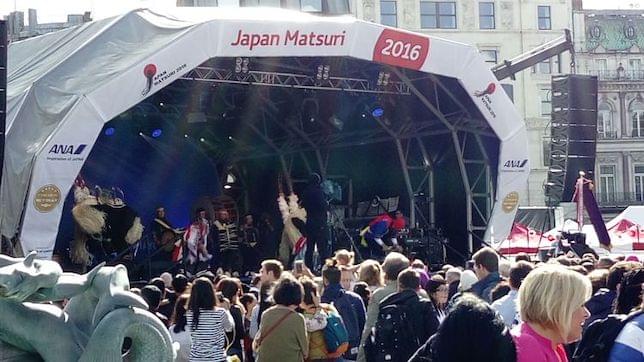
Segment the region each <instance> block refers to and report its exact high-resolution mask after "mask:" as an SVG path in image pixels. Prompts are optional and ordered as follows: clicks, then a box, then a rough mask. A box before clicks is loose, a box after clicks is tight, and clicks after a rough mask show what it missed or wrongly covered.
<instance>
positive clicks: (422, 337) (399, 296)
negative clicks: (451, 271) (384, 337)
mask: <svg viewBox="0 0 644 362" xmlns="http://www.w3.org/2000/svg"><path fill="white" fill-rule="evenodd" d="M397 282H398V283H397V284H398V291H397V292H396V293H393V294H391V295H389V296H387V297H386V298H384V299H383V300H382V301H381V302H380V307H379V308H380V310H383V309H384V308H388V307H389V306H396V307H397V308H398V309H400V310H402V311H403V312H404V313H403V314H402V316H401V317H400V318H402V319H400V320H398V321H396V322H394V323H397V324H400V327H399V328H400V330H399V331H396V332H397V333H400V334H401V336H400V338H401V339H402V338H405V339H407V340H406V341H380V340H378V333H380V332H381V331H379V330H378V327H379V326H383V325H386V324H387V323H386V321H384V320H379V321H378V323H377V324H376V328H375V330H374V332H373V333H372V335H371V336H370V338H375V340H376V344H380V343H384V344H385V345H387V344H388V343H390V344H391V347H393V349H394V350H395V351H393V352H394V353H395V356H394V355H391V356H387V355H385V358H384V360H391V361H407V360H408V359H409V357H411V356H412V355H413V354H414V352H416V350H417V349H418V348H419V347H420V346H421V345H422V344H423V343H424V342H425V341H427V339H428V338H429V337H430V336H432V335H433V334H434V333H435V332H436V329H437V328H438V325H439V317H438V316H437V315H436V310H435V309H434V306H433V303H432V302H431V301H430V300H428V299H425V298H421V297H420V296H419V295H418V292H417V291H418V289H420V276H419V275H418V271H417V270H416V269H413V268H408V269H405V270H403V271H401V272H400V273H399V274H398V279H397ZM443 282H444V280H443ZM430 283H431V281H430ZM445 295H446V296H447V284H445ZM382 315H383V314H382V313H381V314H380V316H381V317H382ZM380 323H382V324H380ZM392 327H394V328H395V326H394V325H393V324H392ZM403 329H404V330H403ZM375 347H376V348H375V349H376V350H377V349H378V347H379V346H375ZM365 348H367V347H365ZM367 353H370V352H369V351H367ZM375 353H378V352H375ZM381 353H382V352H381ZM385 353H389V351H386V352H385ZM373 357H376V358H375V359H377V360H381V358H380V357H381V356H368V357H367V360H371V359H374V358H373ZM387 357H389V359H388V358H387Z"/></svg>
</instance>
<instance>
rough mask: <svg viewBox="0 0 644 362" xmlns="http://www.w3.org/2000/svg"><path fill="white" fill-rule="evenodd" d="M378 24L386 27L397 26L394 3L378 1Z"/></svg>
mask: <svg viewBox="0 0 644 362" xmlns="http://www.w3.org/2000/svg"><path fill="white" fill-rule="evenodd" d="M380 23H381V24H382V25H387V26H393V27H396V26H398V19H397V16H396V2H395V1H384V0H383V1H380Z"/></svg>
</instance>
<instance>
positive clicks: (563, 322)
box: [512, 264, 592, 362]
mask: <svg viewBox="0 0 644 362" xmlns="http://www.w3.org/2000/svg"><path fill="white" fill-rule="evenodd" d="M591 291H592V286H591V285H590V280H588V278H587V277H585V276H583V275H581V274H579V273H577V272H574V271H572V270H569V269H567V268H565V267H563V266H560V265H554V264H553V265H544V266H540V267H539V268H536V269H534V270H533V271H531V272H530V273H529V274H528V276H527V277H526V278H525V279H524V280H523V283H522V284H521V287H520V288H519V314H520V316H521V320H522V322H521V323H520V324H519V325H517V326H516V327H514V328H513V329H512V334H513V336H514V339H515V343H516V347H517V360H518V361H519V362H537V361H539V362H550V361H552V362H567V361H568V357H567V355H566V351H565V349H564V344H568V343H572V342H575V341H577V340H579V339H580V338H581V333H582V326H583V323H584V322H585V321H586V319H587V318H588V316H590V313H588V310H586V308H585V306H584V305H585V303H586V301H587V300H588V298H590V293H591Z"/></svg>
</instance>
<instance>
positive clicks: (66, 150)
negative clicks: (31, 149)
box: [49, 143, 87, 155]
mask: <svg viewBox="0 0 644 362" xmlns="http://www.w3.org/2000/svg"><path fill="white" fill-rule="evenodd" d="M85 147H87V145H86V144H83V143H81V144H80V145H53V146H51V148H50V149H49V154H56V155H80V154H81V153H83V151H84V150H85Z"/></svg>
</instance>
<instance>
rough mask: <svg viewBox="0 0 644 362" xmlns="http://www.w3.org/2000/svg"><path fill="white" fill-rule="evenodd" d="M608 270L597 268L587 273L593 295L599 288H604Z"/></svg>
mask: <svg viewBox="0 0 644 362" xmlns="http://www.w3.org/2000/svg"><path fill="white" fill-rule="evenodd" d="M608 272H609V271H608V270H606V269H597V270H593V271H591V272H589V273H588V278H589V279H590V284H591V285H592V286H593V295H595V293H597V292H598V291H599V290H600V289H601V288H606V283H607V282H608ZM591 299H592V298H591Z"/></svg>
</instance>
